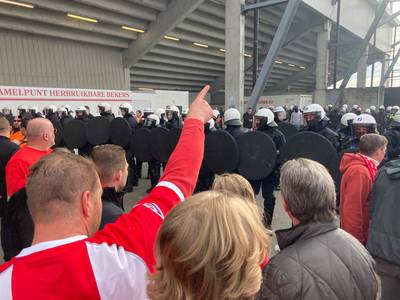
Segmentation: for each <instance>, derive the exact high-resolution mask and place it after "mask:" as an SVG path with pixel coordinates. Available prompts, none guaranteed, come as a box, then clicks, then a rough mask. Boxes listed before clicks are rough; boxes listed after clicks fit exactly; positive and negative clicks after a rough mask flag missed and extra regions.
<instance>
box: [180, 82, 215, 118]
mask: <svg viewBox="0 0 400 300" xmlns="http://www.w3.org/2000/svg"><path fill="white" fill-rule="evenodd" d="M209 89H210V86H209V85H206V86H205V87H204V88H203V89H202V90H201V91H200V93H199V94H198V95H197V97H196V99H195V100H194V101H193V103H192V104H191V105H190V107H189V112H188V114H187V117H186V118H187V119H189V118H191V119H197V120H200V121H202V122H203V123H204V124H205V123H207V122H208V121H210V119H211V118H212V115H213V114H212V113H213V112H212V109H211V106H210V105H209V104H208V103H207V101H206V100H204V97H205V96H206V95H207V92H208V90H209Z"/></svg>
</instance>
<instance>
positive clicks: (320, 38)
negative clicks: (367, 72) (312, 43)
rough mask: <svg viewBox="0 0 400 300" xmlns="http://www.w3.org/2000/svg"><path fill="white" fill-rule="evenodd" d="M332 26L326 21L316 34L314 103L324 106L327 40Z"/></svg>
mask: <svg viewBox="0 0 400 300" xmlns="http://www.w3.org/2000/svg"><path fill="white" fill-rule="evenodd" d="M331 27H332V24H331V22H330V21H326V22H325V24H324V25H323V26H321V29H320V31H319V32H318V34H317V59H316V65H315V75H316V84H315V92H314V99H313V102H314V103H318V104H321V105H322V106H325V105H326V103H327V94H326V89H327V88H328V72H329V40H330V36H331Z"/></svg>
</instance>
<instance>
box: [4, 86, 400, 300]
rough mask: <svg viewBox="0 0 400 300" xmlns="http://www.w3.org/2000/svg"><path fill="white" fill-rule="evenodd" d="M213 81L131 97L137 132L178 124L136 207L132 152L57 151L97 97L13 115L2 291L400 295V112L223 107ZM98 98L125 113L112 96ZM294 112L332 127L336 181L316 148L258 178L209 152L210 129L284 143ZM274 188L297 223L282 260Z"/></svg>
mask: <svg viewBox="0 0 400 300" xmlns="http://www.w3.org/2000/svg"><path fill="white" fill-rule="evenodd" d="M207 91H208V87H205V88H204V89H203V90H202V91H201V92H200V93H199V95H198V97H197V98H196V99H195V100H194V102H193V103H192V104H191V106H190V108H189V109H183V110H182V111H181V110H180V109H179V108H178V107H176V106H173V105H171V106H167V107H166V108H165V109H157V110H156V111H153V110H152V109H146V110H144V111H143V113H142V112H141V111H136V112H134V111H133V108H132V106H131V105H130V104H122V105H121V106H120V107H119V113H118V115H120V116H121V117H123V118H125V119H126V120H127V122H128V124H129V125H130V126H131V128H132V130H133V131H135V130H137V129H138V128H141V127H146V128H148V129H150V130H151V129H154V128H157V127H159V126H163V127H165V128H168V129H173V128H182V133H181V136H180V139H179V142H178V144H177V146H176V148H175V150H174V151H173V154H172V155H171V157H170V158H169V160H168V163H167V164H166V165H162V164H161V163H160V162H158V161H155V160H153V161H150V162H148V166H149V168H148V169H149V171H148V176H149V179H150V182H151V186H150V188H149V190H148V191H147V192H148V195H147V196H146V197H145V198H143V199H141V200H140V201H138V203H137V204H136V205H135V206H134V207H133V208H132V209H131V210H130V211H129V212H127V211H125V208H124V202H123V200H124V197H126V196H128V197H129V195H126V192H130V191H132V189H133V186H134V185H135V184H137V180H138V178H139V177H140V176H141V164H142V163H141V162H140V161H138V160H137V159H136V158H135V157H134V156H133V155H132V154H130V153H129V151H126V149H123V148H122V147H120V146H116V145H111V144H105V145H99V146H94V147H89V148H88V149H84V151H81V152H80V154H81V155H76V154H75V153H72V152H71V151H70V150H68V149H65V148H62V147H57V148H55V147H54V145H55V138H56V129H57V128H59V126H61V127H63V126H65V124H67V123H68V122H70V121H72V120H73V119H76V120H80V121H82V122H89V121H90V119H91V118H93V116H92V115H91V113H90V111H89V109H88V108H87V107H85V106H82V107H79V108H78V109H76V110H75V116H73V114H74V113H73V112H72V110H71V108H70V107H68V106H63V107H60V108H56V107H55V106H52V105H49V106H46V107H45V109H44V110H43V114H41V113H40V112H39V109H37V108H36V107H35V108H31V109H28V108H27V107H22V106H21V107H19V110H18V113H17V114H16V116H13V114H12V112H11V110H10V109H7V108H5V109H3V110H2V115H1V116H0V147H1V148H0V149H1V150H0V191H1V194H0V197H1V199H0V216H1V222H2V223H1V240H2V247H3V250H4V254H5V257H4V259H5V261H6V262H5V263H4V264H3V265H1V266H0V292H1V294H0V298H1V299H2V298H3V297H4V298H5V299H381V298H382V299H397V298H398V293H399V292H400V276H399V274H400V272H399V270H400V252H397V250H398V249H399V247H400V244H399V242H398V236H399V234H400V229H398V228H397V226H396V225H397V223H398V221H397V219H398V218H397V213H398V212H400V205H398V204H397V203H398V201H396V196H397V190H400V184H399V182H398V180H399V179H400V160H399V155H400V133H399V130H400V112H398V107H391V108H390V110H389V111H387V109H385V107H380V108H379V111H376V109H375V108H374V107H371V108H369V109H367V110H365V111H364V113H362V110H361V108H360V107H358V106H353V107H352V109H351V111H348V107H347V105H343V106H342V107H340V108H333V107H332V106H327V107H325V108H323V107H322V106H321V105H318V104H310V105H307V106H305V107H302V108H299V107H298V106H294V107H292V108H287V107H284V106H278V107H269V108H259V109H258V110H257V111H255V112H253V111H252V109H251V108H249V109H248V110H247V111H246V112H245V113H244V115H241V114H240V112H239V111H238V110H237V109H236V108H229V109H227V110H225V111H222V110H219V109H214V110H213V109H212V108H211V107H210V106H209V104H208V103H207V102H206V101H205V100H204V97H205V95H206V93H207ZM98 109H99V114H100V115H101V116H103V117H105V118H107V119H109V120H112V119H113V118H115V116H114V114H113V112H112V111H111V107H110V105H109V104H108V103H99V105H98ZM282 123H289V124H292V125H293V126H294V127H295V128H296V129H297V130H298V131H313V132H316V133H318V134H320V135H322V136H323V137H325V138H326V139H327V140H328V141H329V142H330V143H331V144H332V147H333V148H334V149H335V150H336V151H337V152H338V153H340V154H341V155H342V159H341V164H340V170H341V172H342V179H341V184H340V188H339V189H337V187H336V186H335V183H334V181H333V179H332V177H331V175H330V173H329V171H328V170H327V169H326V168H325V167H324V166H323V165H321V164H320V163H318V162H315V161H312V160H309V159H305V158H299V159H293V160H289V161H286V162H285V161H281V160H279V159H278V163H277V164H276V166H275V170H274V171H273V172H271V174H270V175H268V176H267V177H266V178H263V179H259V180H249V181H248V180H246V179H245V178H243V177H242V176H240V175H238V174H222V175H216V174H213V173H212V172H211V171H210V170H208V169H207V167H206V166H205V165H204V164H203V163H202V161H203V155H204V140H205V136H206V135H207V134H209V133H211V132H213V131H216V130H224V131H226V132H227V133H229V134H230V135H232V137H233V138H235V139H238V138H239V137H240V136H241V135H243V134H245V133H246V132H249V131H259V132H263V133H265V134H267V135H268V136H270V137H271V139H272V141H273V142H274V143H275V146H276V149H277V151H278V153H279V149H281V147H282V146H283V145H284V144H285V143H286V137H285V135H284V134H283V133H282V132H281V131H280V129H279V128H280V127H279V126H280V125H281V124H282ZM80 150H82V149H80ZM161 168H163V172H161ZM277 190H280V194H281V199H282V206H283V209H284V211H285V213H286V214H287V216H288V218H289V219H290V220H291V223H292V227H291V228H288V229H284V230H277V231H275V235H276V238H277V242H278V246H279V252H278V253H277V254H276V255H274V256H272V257H271V255H270V254H271V251H270V250H271V249H270V248H271V242H272V236H273V233H272V231H270V229H271V224H272V220H273V216H274V209H275V202H276V199H275V196H276V191H277ZM260 191H261V194H262V198H263V199H264V205H263V211H262V212H261V211H260V208H259V207H258V206H257V203H256V196H257V194H258V193H260ZM336 191H339V196H338V195H337V192H336ZM338 200H339V201H338ZM397 208H399V210H397ZM338 215H339V216H340V217H338Z"/></svg>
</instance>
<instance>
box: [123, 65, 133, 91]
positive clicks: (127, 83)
mask: <svg viewBox="0 0 400 300" xmlns="http://www.w3.org/2000/svg"><path fill="white" fill-rule="evenodd" d="M124 82H125V85H124V89H125V90H127V91H130V90H131V70H130V69H129V68H124Z"/></svg>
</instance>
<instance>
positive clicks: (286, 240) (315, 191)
mask: <svg viewBox="0 0 400 300" xmlns="http://www.w3.org/2000/svg"><path fill="white" fill-rule="evenodd" d="M280 180H281V193H282V201H283V207H284V209H285V211H286V213H287V214H288V216H289V217H290V219H291V220H292V223H293V225H294V226H293V227H292V228H290V229H286V230H280V231H277V232H276V236H277V240H278V244H279V247H280V249H281V251H280V253H278V254H277V255H276V256H274V257H272V258H271V260H270V261H269V262H268V264H267V265H266V267H265V268H264V270H263V284H262V287H261V290H260V292H259V295H258V298H257V299H268V300H275V299H288V300H289V299H310V300H315V299H318V300H324V299H326V300H328V299H343V300H344V299H346V300H347V299H352V300H357V299H360V300H361V299H362V300H369V299H371V300H372V299H377V298H378V294H379V292H378V290H379V279H378V276H377V275H376V272H375V263H374V260H373V259H372V257H371V256H370V255H369V253H368V251H367V250H366V249H365V248H364V247H363V246H362V245H361V244H360V243H359V242H358V241H357V240H356V239H355V238H353V237H352V236H351V235H349V234H348V233H346V232H345V231H343V230H341V229H339V228H338V226H337V222H336V217H335V206H336V202H335V201H336V195H335V185H334V183H333V180H332V178H331V176H330V175H329V172H328V171H327V169H326V168H325V167H323V166H322V165H321V164H319V163H317V162H314V161H311V160H308V159H304V158H300V159H296V160H291V161H288V162H286V163H285V164H284V165H283V167H282V169H281V177H280Z"/></svg>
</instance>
